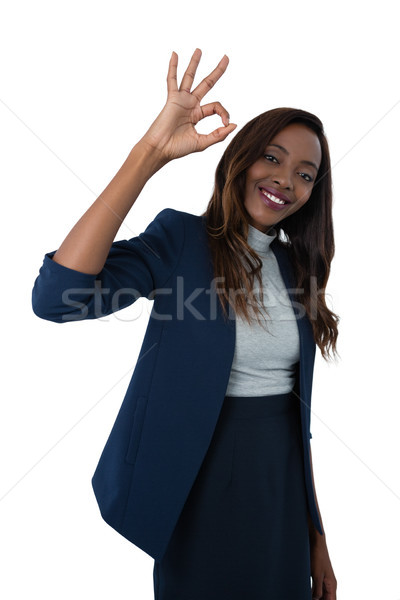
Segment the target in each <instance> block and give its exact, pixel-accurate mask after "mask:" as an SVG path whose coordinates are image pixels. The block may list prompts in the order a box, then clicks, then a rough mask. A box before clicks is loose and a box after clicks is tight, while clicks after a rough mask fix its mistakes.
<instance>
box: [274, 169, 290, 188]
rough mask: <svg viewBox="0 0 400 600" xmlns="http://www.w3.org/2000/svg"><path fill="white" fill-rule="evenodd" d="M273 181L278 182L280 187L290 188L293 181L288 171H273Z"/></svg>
mask: <svg viewBox="0 0 400 600" xmlns="http://www.w3.org/2000/svg"><path fill="white" fill-rule="evenodd" d="M274 183H276V184H278V185H279V186H280V187H281V188H284V189H287V190H292V189H293V182H292V178H291V176H290V174H289V173H285V172H284V171H280V172H279V173H275V175H274Z"/></svg>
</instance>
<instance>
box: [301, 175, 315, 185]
mask: <svg viewBox="0 0 400 600" xmlns="http://www.w3.org/2000/svg"><path fill="white" fill-rule="evenodd" d="M299 175H300V176H301V177H303V175H304V176H305V177H303V179H305V178H306V177H308V179H306V181H308V182H309V183H311V182H312V181H314V179H313V178H312V177H311V176H310V175H308V173H299Z"/></svg>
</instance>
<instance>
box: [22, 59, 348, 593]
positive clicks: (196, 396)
mask: <svg viewBox="0 0 400 600" xmlns="http://www.w3.org/2000/svg"><path fill="white" fill-rule="evenodd" d="M200 55H201V52H200V50H199V49H197V50H196V51H195V52H194V54H193V56H192V59H191V61H190V63H189V65H188V67H187V69H186V71H185V73H184V76H183V79H182V82H181V84H180V87H179V89H178V81H177V64H178V56H177V54H176V53H175V52H173V53H172V56H171V59H170V63H169V69H168V76H167V86H168V98H167V102H166V104H165V106H164V108H163V110H162V111H161V113H160V114H159V115H158V117H157V118H156V120H155V121H154V122H153V124H152V125H151V126H150V128H149V129H148V131H147V132H146V134H145V135H144V136H143V138H142V139H141V140H139V142H138V143H137V144H136V145H135V146H134V147H133V148H132V150H131V152H130V153H129V156H128V158H127V159H126V161H125V163H124V164H123V165H122V167H121V169H120V170H119V171H118V173H117V174H116V175H115V177H114V178H113V180H112V181H111V182H110V184H109V185H108V186H107V187H106V189H105V190H104V191H103V192H102V194H101V195H100V196H99V197H98V198H97V200H96V201H95V202H94V203H93V204H92V206H91V207H89V209H88V210H87V211H86V213H85V214H84V215H83V216H82V217H81V219H80V220H79V221H78V222H77V223H76V225H75V226H74V228H73V229H72V230H71V231H70V233H69V234H68V235H67V237H66V238H65V240H64V242H63V243H62V244H61V246H60V248H59V249H58V250H57V251H52V252H48V253H47V254H46V255H45V258H44V261H43V265H42V267H41V269H40V272H39V275H38V277H37V279H36V281H35V284H34V288H33V290H32V305H33V309H34V311H35V313H36V314H37V315H38V316H39V317H42V318H44V319H47V320H50V321H54V322H56V323H64V322H68V321H71V320H81V319H82V318H84V319H95V318H98V317H100V316H105V315H107V314H110V313H112V312H116V311H117V310H120V309H122V308H125V307H126V306H128V305H129V304H132V303H133V302H135V301H136V300H137V299H138V298H139V297H146V298H148V299H149V300H154V304H153V309H152V311H151V315H150V318H149V323H148V326H147V330H146V334H145V337H144V340H143V344H142V348H141V350H140V354H139V357H138V360H137V364H136V366H135V369H134V372H133V374H132V378H131V381H130V384H129V386H128V389H127V391H126V395H125V397H124V400H123V402H122V406H121V408H120V411H119V413H118V415H117V418H116V421H115V423H114V426H113V428H112V430H111V432H110V435H109V438H108V440H107V443H106V444H105V446H104V450H103V453H102V455H101V457H100V460H99V462H98V465H97V468H96V471H95V473H94V475H93V479H92V483H93V490H94V493H95V495H96V499H97V502H98V504H99V508H100V511H101V514H102V516H103V518H104V519H105V521H106V522H107V523H108V524H109V525H111V526H112V527H113V528H114V529H115V530H116V531H118V532H119V533H120V534H121V535H123V536H124V537H126V538H127V539H128V540H130V541H131V542H132V543H133V544H135V545H136V546H137V547H139V548H141V549H142V550H143V551H145V552H147V553H148V554H149V555H150V556H152V557H153V558H154V570H153V577H154V592H155V600H189V598H190V599H191V600H205V599H207V600H227V599H228V598H229V600H243V598H251V599H255V598H268V599H269V600H281V599H282V598H285V599H286V598H290V599H291V600H309V599H310V596H311V594H310V592H311V586H310V576H311V575H312V577H313V590H312V591H313V595H314V596H316V597H318V598H321V597H322V582H323V583H324V585H325V586H330V589H331V590H335V589H336V582H335V578H334V574H333V570H332V567H331V565H330V561H329V555H328V551H327V546H326V539H325V532H324V529H323V526H322V519H321V515H320V513H319V508H318V503H317V499H316V493H315V489H314V484H313V475H312V464H311V448H310V438H311V431H310V418H311V387H312V375H313V367H314V357H315V350H316V343H317V344H318V345H319V347H320V348H321V351H322V353H323V356H324V357H325V356H326V348H329V346H332V347H333V349H334V350H335V342H336V337H337V327H336V315H334V313H332V312H331V311H329V310H328V308H327V307H326V304H325V295H324V291H325V289H324V288H325V285H326V282H327V279H328V276H329V269H330V263H331V260H332V256H333V252H334V243H333V229H332V215H331V201H332V191H331V181H330V162H329V152H328V146H327V142H326V139H325V136H324V133H323V130H322V124H321V122H320V121H319V119H318V118H317V117H315V116H314V115H311V114H310V113H306V112H305V111H301V110H297V109H290V108H281V109H275V110H272V111H268V112H266V113H263V114H262V115H260V116H259V117H256V118H255V119H253V120H252V121H250V123H248V124H247V125H245V126H244V127H243V129H242V130H241V131H239V133H238V134H237V135H236V136H235V137H234V138H233V140H232V141H231V143H230V144H229V145H228V147H227V148H226V150H225V152H224V153H223V156H222V158H221V160H220V162H219V165H218V167H217V170H216V176H215V189H214V193H213V196H212V198H211V200H210V202H209V204H208V207H207V210H206V211H205V213H204V214H203V215H194V214H190V213H188V212H183V211H178V210H175V209H172V208H165V209H164V210H162V211H161V212H160V213H159V214H158V215H157V216H156V217H155V218H154V219H153V221H151V222H150V223H149V225H148V227H147V228H146V230H145V231H144V232H143V233H141V234H140V235H138V236H135V237H134V238H132V239H130V240H119V241H113V239H114V236H115V234H116V232H117V231H118V228H119V227H120V225H121V222H122V220H123V219H124V218H125V216H126V215H127V213H128V212H129V210H130V209H131V208H132V205H133V203H134V202H135V200H136V198H137V197H138V195H139V194H140V192H141V189H142V188H143V186H144V185H145V183H146V182H147V181H148V180H149V179H150V177H152V176H153V175H154V174H155V173H156V172H157V171H158V170H159V169H161V168H163V167H164V166H165V165H166V164H167V163H168V162H170V161H171V160H174V159H176V158H180V157H182V156H186V155H187V154H190V153H192V152H198V151H202V150H204V149H206V148H208V147H209V146H211V145H212V144H215V143H217V142H220V141H222V140H224V139H225V138H226V137H227V136H228V135H229V134H230V133H231V132H232V131H233V130H234V128H235V127H236V125H234V124H232V123H229V114H228V112H227V110H226V109H225V108H224V107H223V106H222V105H221V104H220V103H219V102H211V103H209V104H204V105H200V102H201V101H202V99H203V97H204V96H205V95H206V94H207V92H208V91H209V90H210V88H211V87H212V86H213V85H214V84H215V83H216V82H217V81H218V79H219V78H220V77H221V76H222V74H223V73H224V72H225V70H226V68H227V65H228V57H227V56H223V58H222V59H221V60H220V62H219V63H218V65H217V66H216V68H215V69H214V70H213V71H212V72H211V73H210V74H209V75H208V76H207V77H206V78H205V79H203V80H202V81H201V82H200V83H199V85H198V86H197V87H195V89H194V90H193V91H191V88H192V84H193V80H194V76H195V73H196V69H197V66H198V64H199V61H200ZM213 114H218V115H219V116H220V117H221V120H222V122H223V126H222V127H219V128H217V129H215V130H214V131H213V132H211V133H209V134H208V135H200V134H199V133H198V132H197V131H196V129H195V125H196V124H197V123H198V122H199V121H200V120H201V119H204V118H205V117H207V116H211V115H213ZM278 234H279V235H278ZM285 237H286V240H285V239H281V238H285ZM247 267H249V268H250V269H248V268H247ZM255 276H257V278H258V280H259V283H260V284H261V285H260V291H261V296H260V300H259V302H260V308H261V309H266V307H267V304H265V306H264V305H263V304H264V303H263V292H262V289H263V286H264V285H265V286H266V290H267V291H268V292H269V293H270V292H271V294H268V296H270V295H271V296H272V297H273V300H276V302H274V304H273V306H270V303H269V302H268V310H269V312H270V315H269V316H270V319H269V321H268V328H267V331H265V330H264V328H263V327H259V324H260V323H255V322H254V321H253V319H252V318H251V317H250V315H249V308H250V307H249V306H248V302H247V301H248V297H249V296H251V295H252V294H253V291H256V290H255V289H254V288H255V286H254V279H255ZM296 280H297V286H302V287H303V288H304V295H303V296H301V297H300V302H299V303H297V302H295V301H294V296H295V295H297V294H295V293H294V292H293V288H294V284H296ZM216 281H218V282H219V284H221V283H222V286H219V289H218V294H217V293H215V284H216ZM314 284H316V285H314ZM183 289H184V295H185V300H184V301H181V296H182V292H183ZM97 290H104V291H105V292H106V293H104V294H103V293H101V294H97V293H96V291H97ZM203 291H204V293H202V292H203ZM296 291H297V290H296ZM243 292H245V293H243ZM275 292H277V294H276V293H275ZM71 294H72V295H73V296H74V298H73V301H71V298H70V295H71ZM313 294H314V295H313ZM121 295H122V298H123V301H121V302H115V298H118V299H119V297H120V296H121ZM98 296H100V297H98ZM315 296H316V297H315ZM228 303H229V305H230V307H232V308H233V309H234V310H233V311H232V312H231V313H230V315H229V318H227V316H228V315H227V310H226V308H227V304H228ZM194 304H195V305H194ZM177 306H178V308H179V310H177ZM299 307H300V308H301V310H300V314H296V310H295V309H297V308H299ZM98 309H99V310H98ZM243 316H244V317H246V318H245V319H243ZM252 316H253V315H252ZM246 320H247V323H246ZM266 322H267V320H266V319H263V318H262V319H261V325H263V326H264V324H266ZM109 354H110V356H111V357H113V356H114V354H113V353H109ZM326 589H327V588H326ZM335 597H336V596H335V594H330V595H329V597H328V596H326V597H325V599H324V600H335Z"/></svg>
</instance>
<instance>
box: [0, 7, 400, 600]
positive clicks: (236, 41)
mask: <svg viewBox="0 0 400 600" xmlns="http://www.w3.org/2000/svg"><path fill="white" fill-rule="evenodd" d="M1 12H2V14H1V18H0V23H1V25H0V52H1V56H2V60H1V66H0V89H1V92H0V128H1V129H0V138H1V139H0V152H1V155H0V165H1V166H0V168H1V188H2V189H1V207H2V227H1V230H2V235H1V244H2V251H1V259H2V265H1V278H2V293H1V317H2V346H3V350H4V355H3V359H2V367H3V370H2V400H1V419H0V444H1V449H0V451H1V478H0V486H1V492H0V498H1V500H0V520H1V522H0V544H1V556H0V564H1V567H2V574H1V578H0V595H1V597H2V598H4V599H6V600H14V599H18V600H22V599H24V600H25V598H41V600H47V599H51V600H54V599H55V598H56V599H57V600H63V599H67V598H68V599H70V598H75V599H78V600H80V599H85V600H86V599H91V598H93V599H96V600H101V599H103V598H104V599H106V598H107V599H109V598H115V599H118V600H123V599H132V598H138V599H139V598H140V600H146V599H152V598H153V581H152V568H153V559H152V558H151V557H149V556H148V555H147V554H145V553H144V552H142V551H141V550H139V549H138V548H136V547H135V546H133V545H132V544H130V543H129V542H127V541H126V540H125V539H124V538H122V537H121V536H119V535H118V534H117V533H115V532H114V531H113V530H112V529H111V528H110V527H109V526H108V525H106V524H105V523H104V522H103V521H102V519H101V517H100V513H99V512H98V509H97V504H96V502H95V498H94V495H93V492H92V488H91V476H92V474H93V472H94V469H95V467H96V464H97V460H98V458H99V456H100V453H101V450H102V448H103V446H104V443H105V441H106V438H107V436H108V434H109V431H110V429H111V426H112V424H113V422H114V419H115V417H116V414H117V411H118V409H119V406H120V404H121V401H122V398H123V396H124V393H125V390H126V388H127V386H128V383H129V379H130V376H131V374H132V371H133V368H134V366H135V362H136V359H137V355H138V353H139V350H140V346H141V342H142V339H143V335H144V332H145V328H146V325H147V320H148V316H149V314H150V309H151V303H150V302H148V301H147V300H143V299H141V300H138V302H137V303H136V304H135V305H133V306H131V307H129V308H128V309H125V310H124V311H122V312H120V313H117V314H115V315H112V316H110V317H107V318H103V319H100V320H97V321H86V322H82V323H80V322H76V323H70V324H64V325H62V326H61V325H58V324H54V323H50V322H47V321H44V320H41V319H39V318H37V317H36V316H35V315H34V313H33V312H32V309H31V291H32V287H33V283H34V280H35V278H36V277H37V275H38V271H39V268H40V266H41V264H42V260H43V257H44V254H45V252H50V251H51V250H55V249H57V248H58V247H59V246H60V244H61V242H62V241H63V239H64V238H65V236H66V235H67V233H68V232H69V231H70V229H71V228H72V226H73V225H74V223H75V222H76V221H77V220H78V218H79V217H80V216H81V215H82V214H83V213H84V212H85V211H86V209H87V208H88V207H89V206H90V204H91V203H92V202H93V201H94V200H95V199H96V198H97V196H98V195H99V194H100V192H101V191H102V190H103V189H104V188H105V187H106V185H107V184H108V183H109V181H110V180H111V179H112V177H113V176H114V174H115V173H116V172H117V170H118V169H119V167H120V166H121V164H122V163H123V161H124V160H125V158H126V156H127V155H128V153H129V151H130V149H131V148H132V146H133V145H134V144H135V143H136V142H137V141H138V140H139V139H140V137H141V136H142V135H143V134H144V133H145V131H146V130H147V128H148V127H149V126H150V124H151V123H152V121H153V120H154V119H155V117H156V116H157V114H158V113H159V112H160V110H161V109H162V107H163V105H164V103H165V100H166V74H167V67H168V61H169V58H170V55H171V52H172V50H175V51H176V52H177V53H178V55H179V66H178V80H179V81H180V79H181V77H182V74H183V70H184V68H186V65H187V63H188V61H189V59H190V56H191V54H192V53H193V51H194V50H195V48H196V47H199V48H201V49H202V51H203V57H202V60H201V62H200V66H199V69H198V78H197V79H196V85H197V83H198V82H199V81H200V80H201V79H202V78H203V77H204V76H206V75H207V74H208V73H209V72H210V71H211V70H212V69H213V68H214V67H215V66H216V64H217V63H218V61H219V60H220V59H221V58H222V56H223V54H225V53H226V54H227V55H228V56H229V58H230V64H229V67H228V70H227V71H226V73H225V75H224V76H223V77H222V79H220V81H219V82H218V83H217V85H216V86H215V88H214V89H213V90H212V91H211V92H210V93H209V94H208V95H207V96H206V98H205V99H204V103H207V102H210V101H212V100H219V101H220V102H222V104H223V105H224V106H225V107H226V108H227V109H228V111H229V113H230V115H231V121H232V122H235V123H237V124H238V128H237V130H236V131H239V129H240V128H241V127H242V126H243V125H244V124H245V123H246V122H247V121H249V120H250V119H251V118H253V117H254V116H256V115H258V114H260V113H261V112H264V111H265V110H268V109H271V108H275V107H278V106H292V107H298V108H303V109H305V110H308V111H311V112H314V113H315V114H317V115H318V116H319V117H320V118H321V120H322V121H323V123H324V125H325V129H326V133H327V137H328V141H329V144H330V149H331V155H332V165H333V180H334V220H335V236H336V255H335V258H334V260H333V262H332V274H331V278H330V280H329V284H328V292H329V294H330V298H329V300H330V307H331V309H332V310H334V311H335V312H336V313H338V314H339V315H340V317H341V322H340V325H339V327H340V335H339V339H338V349H339V352H340V356H341V358H340V360H339V361H338V362H337V363H336V364H335V363H331V364H327V363H325V362H324V361H323V359H322V358H321V356H320V354H319V353H318V351H317V357H316V363H315V373H314V387H313V412H312V421H311V431H312V434H313V439H312V442H311V444H312V453H313V461H314V474H315V482H316V488H317V496H318V500H319V505H320V509H321V513H322V519H323V523H324V526H325V530H326V536H327V542H328V549H329V552H330V557H331V561H332V565H333V568H334V571H335V574H336V578H337V580H338V598H340V599H341V600H347V599H352V598H363V600H367V599H368V600H369V599H371V600H376V599H377V598H387V599H392V600H398V599H399V598H400V579H399V577H398V565H399V546H398V539H399V537H400V522H399V508H400V504H399V500H400V474H399V468H398V457H399V453H400V442H399V436H398V423H399V399H400V398H399V397H400V395H399V388H398V375H399V369H398V357H399V352H398V340H399V333H400V332H399V325H398V310H397V301H398V296H397V292H398V287H397V286H398V258H399V253H398V218H399V209H398V206H399V200H400V196H399V166H398V164H399V151H398V135H399V131H400V86H399V70H398V57H399V45H398V42H396V40H397V39H398V19H397V18H396V16H395V3H393V2H390V1H385V0H383V1H382V0H381V1H380V2H379V3H376V2H368V1H367V2H365V1H364V2H349V1H346V2H337V1H336V2H320V1H318V2H317V1H307V0H304V1H303V2H298V1H297V0H296V1H294V2H290V1H280V2H266V1H265V0H264V1H263V2H259V3H258V2H254V1H252V0H247V1H246V2H245V3H237V4H234V3H232V2H220V3H217V2H215V1H213V2H209V1H208V0H205V1H204V0H203V1H202V2H199V3H188V2H183V1H182V2H177V1H170V2H165V3H157V2H140V3H138V2H128V1H125V2H124V1H114V2H113V3H111V2H104V1H100V2H99V1H98V0H96V2H95V1H86V2H85V1H83V2H82V0H80V1H79V2H77V1H76V0H72V1H69V2H63V3H61V2H50V1H48V2H45V1H42V0H38V1H36V2H34V3H31V2H21V1H15V0H14V1H13V2H12V3H11V2H10V1H9V2H3V4H2V11H1ZM220 124H221V121H220V119H219V118H218V117H212V118H210V119H208V121H206V123H205V124H203V125H202V128H201V131H205V130H206V131H211V130H212V129H214V128H215V127H217V126H219V125H220ZM199 130H200V128H199ZM233 135H234V134H231V135H230V136H229V137H228V139H227V140H226V141H225V142H223V143H220V144H217V145H215V146H213V147H211V148H209V149H208V150H206V151H205V152H203V153H197V154H193V155H190V156H187V157H185V158H183V159H180V160H177V161H174V162H173V163H170V164H169V165H167V166H166V167H164V169H162V170H161V171H160V172H158V173H157V174H156V175H155V176H154V178H152V179H151V180H150V181H149V182H148V184H146V186H145V188H144V190H143V192H142V194H141V195H140V197H139V199H138V200H137V202H136V204H135V205H134V207H133V208H132V210H131V212H130V213H129V215H128V217H127V218H126V221H125V223H124V224H123V225H122V226H121V228H120V230H119V232H118V234H117V236H116V240H117V239H125V238H127V239H128V238H130V237H133V236H135V235H138V234H139V233H140V232H142V231H143V230H144V229H145V227H146V226H147V224H148V223H149V222H150V221H151V220H152V219H153V218H154V216H155V215H156V214H157V213H158V212H159V211H160V210H162V209H163V208H165V207H171V208H175V209H178V210H184V211H187V212H192V213H194V214H200V213H202V212H203V211H204V210H205V207H206V205H207V203H208V201H209V199H210V196H211V192H212V187H213V177H214V172H215V168H216V166H217V163H218V160H219V158H220V156H221V155H222V153H223V150H224V148H225V147H226V146H227V144H228V143H229V141H230V140H231V139H232V136H233ZM221 600H224V599H221Z"/></svg>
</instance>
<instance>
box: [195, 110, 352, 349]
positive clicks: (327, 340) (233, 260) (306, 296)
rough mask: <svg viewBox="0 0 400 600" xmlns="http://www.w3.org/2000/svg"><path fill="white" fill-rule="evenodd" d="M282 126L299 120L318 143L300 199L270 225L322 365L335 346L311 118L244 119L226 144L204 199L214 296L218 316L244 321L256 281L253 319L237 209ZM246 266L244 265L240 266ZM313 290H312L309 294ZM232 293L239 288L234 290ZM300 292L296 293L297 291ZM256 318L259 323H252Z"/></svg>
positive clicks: (326, 185) (324, 189) (253, 271)
mask: <svg viewBox="0 0 400 600" xmlns="http://www.w3.org/2000/svg"><path fill="white" fill-rule="evenodd" d="M290 123H302V124H304V125H306V126H307V127H309V128H310V129H311V130H312V131H314V132H315V133H316V134H317V136H318V139H319V141H320V145H321V151H322V160H321V164H320V167H319V170H318V174H317V177H316V180H315V184H314V186H313V189H312V193H311V196H310V198H309V199H308V200H307V202H306V203H305V204H304V205H303V206H302V207H301V208H300V209H299V210H298V211H296V212H295V213H293V214H291V215H289V216H288V217H287V218H284V219H282V220H281V221H279V223H276V224H274V228H275V229H276V231H277V239H276V240H275V242H274V243H279V244H282V245H283V246H284V247H285V248H287V251H288V253H289V258H290V261H291V264H292V266H293V270H294V275H295V280H296V281H295V288H296V295H298V296H299V297H298V298H296V301H297V302H300V303H301V304H302V305H303V307H304V309H305V311H306V313H307V316H308V317H309V319H310V322H311V325H312V328H313V334H314V340H315V343H316V344H317V345H318V347H319V348H320V350H321V354H322V356H323V358H324V359H325V360H328V358H331V357H330V355H329V352H330V350H332V352H333V354H336V355H337V354H338V352H337V349H336V341H337V336H338V328H337V325H338V323H339V320H340V318H339V317H338V315H336V314H335V313H334V312H332V311H331V310H329V308H328V307H327V305H326V298H325V288H326V285H327V282H328V278H329V274H330V266H331V261H332V258H333V256H334V253H335V243H334V235H333V219H332V179H331V162H330V154H329V147H328V142H327V139H326V136H325V132H324V128H323V124H322V122H321V121H320V119H319V118H318V117H316V116H315V115H313V114H312V113H309V112H306V111H304V110H300V109H296V108H275V109H273V110H269V111H267V112H264V113H262V114H261V115H259V116H257V117H255V118H254V119H252V120H251V121H249V122H248V123H247V124H246V125H245V126H244V127H243V128H242V129H241V130H240V131H239V132H238V133H237V134H236V135H235V137H234V138H233V139H232V141H231V142H230V144H229V145H228V146H227V148H226V150H225V152H224V153H223V155H222V158H221V160H220V162H219V163H218V166H217V169H216V173H215V183H214V190H213V194H212V197H211V199H210V201H209V203H208V206H207V209H206V211H205V212H204V213H203V214H202V215H201V216H202V217H205V221H206V228H207V237H208V244H209V248H210V252H211V256H212V262H213V270H214V277H216V278H221V279H219V281H222V282H224V285H223V286H219V288H218V296H219V299H220V302H221V305H222V309H223V314H224V316H225V317H227V316H228V311H227V307H228V306H229V305H230V306H231V307H232V308H233V310H234V311H235V314H236V315H240V316H242V317H243V318H244V319H246V320H247V321H248V322H249V323H250V322H251V317H250V314H249V307H248V298H252V299H253V300H254V292H253V285H254V279H255V277H257V280H258V282H259V284H260V304H259V305H257V304H258V303H257V301H256V302H255V304H254V303H252V306H253V307H254V309H255V314H256V315H257V319H258V315H261V312H262V310H263V307H262V298H263V293H262V279H261V267H262V261H261V259H260V257H259V256H258V254H257V252H255V251H254V250H253V248H251V246H249V245H248V243H247V235H248V213H247V211H246V209H245V206H244V197H245V184H246V171H247V169H248V167H250V166H251V165H252V164H253V163H255V162H256V161H257V160H258V159H259V158H260V157H261V156H262V155H263V154H264V153H265V147H266V145H268V144H269V143H270V142H271V140H272V138H273V137H274V136H275V135H277V134H278V133H279V132H280V131H281V130H282V129H283V128H284V127H286V126H287V125H289V124H290ZM246 265H247V267H246ZM312 288H313V289H312ZM232 290H242V291H243V293H239V294H237V293H234V294H233V297H232ZM299 290H301V292H300V291H299ZM258 320H259V319H258Z"/></svg>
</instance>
